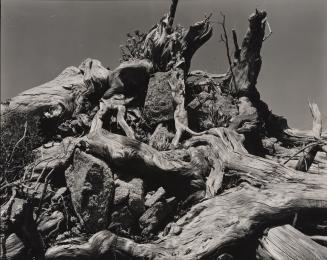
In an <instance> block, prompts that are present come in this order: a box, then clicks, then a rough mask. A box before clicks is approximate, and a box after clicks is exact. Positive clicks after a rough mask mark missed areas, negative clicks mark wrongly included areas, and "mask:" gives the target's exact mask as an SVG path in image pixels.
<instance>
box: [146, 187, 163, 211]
mask: <svg viewBox="0 0 327 260" xmlns="http://www.w3.org/2000/svg"><path fill="white" fill-rule="evenodd" d="M165 194H166V191H165V190H164V188H162V187H160V188H159V189H158V190H157V191H156V192H155V193H154V194H153V195H152V196H150V197H149V198H148V199H147V200H146V201H145V206H146V207H147V208H149V207H152V206H153V204H155V203H156V202H157V201H159V200H161V199H163V198H164V197H165Z"/></svg>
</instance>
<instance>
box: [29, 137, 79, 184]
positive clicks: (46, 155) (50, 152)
mask: <svg viewBox="0 0 327 260" xmlns="http://www.w3.org/2000/svg"><path fill="white" fill-rule="evenodd" d="M78 142H79V138H73V137H66V138H65V139H63V140H62V142H51V143H48V144H45V145H43V146H41V147H39V148H37V149H35V150H34V153H35V162H33V163H32V164H31V165H29V166H28V167H29V168H34V175H33V176H32V180H36V179H37V178H38V177H39V176H40V174H41V173H42V171H45V172H49V171H51V170H52V169H58V168H62V169H65V168H66V167H68V164H69V163H70V162H69V159H70V158H71V157H72V154H73V152H74V148H75V146H76V144H77V143H78ZM41 181H42V179H41Z"/></svg>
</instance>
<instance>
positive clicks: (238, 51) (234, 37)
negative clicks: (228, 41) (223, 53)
mask: <svg viewBox="0 0 327 260" xmlns="http://www.w3.org/2000/svg"><path fill="white" fill-rule="evenodd" d="M232 33H233V41H234V46H235V51H234V59H235V60H236V61H238V60H239V59H240V55H241V49H240V47H239V45H238V41H237V34H236V30H235V29H232Z"/></svg>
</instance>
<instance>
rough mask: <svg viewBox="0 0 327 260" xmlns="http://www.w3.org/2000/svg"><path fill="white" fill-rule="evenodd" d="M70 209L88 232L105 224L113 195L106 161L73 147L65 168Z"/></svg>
mask: <svg viewBox="0 0 327 260" xmlns="http://www.w3.org/2000/svg"><path fill="white" fill-rule="evenodd" d="M65 176H66V182H67V187H68V189H69V190H70V193H71V199H72V203H73V206H74V210H75V212H76V213H77V215H78V216H79V218H80V220H81V222H82V223H84V226H85V228H86V229H87V230H88V231H89V232H93V233H95V232H97V231H99V230H101V229H104V228H106V227H107V225H108V220H109V213H110V209H111V206H112V201H113V195H114V181H113V174H112V172H111V170H110V168H109V167H108V165H107V164H106V163H105V162H103V161H101V160H100V159H97V158H95V157H93V156H91V155H89V154H86V153H84V152H81V151H80V150H79V149H76V151H75V154H74V158H73V163H72V165H71V166H70V167H69V168H68V169H67V170H66V172H65Z"/></svg>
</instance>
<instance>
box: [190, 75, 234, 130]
mask: <svg viewBox="0 0 327 260" xmlns="http://www.w3.org/2000/svg"><path fill="white" fill-rule="evenodd" d="M186 90H187V93H186V94H187V96H186V100H187V106H186V109H187V111H188V112H189V114H192V117H190V122H189V123H190V127H191V129H197V130H198V131H203V130H207V129H209V128H212V127H221V126H222V127H227V126H228V125H229V120H230V119H231V118H232V117H234V116H236V115H238V107H237V104H236V102H235V101H234V99H233V98H232V97H231V96H230V95H226V94H224V93H222V91H221V90H220V87H219V83H218V82H216V81H215V80H214V79H211V78H208V79H203V76H200V75H196V76H194V75H193V76H189V77H187V79H186Z"/></svg>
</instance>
